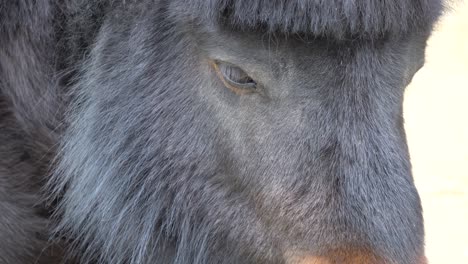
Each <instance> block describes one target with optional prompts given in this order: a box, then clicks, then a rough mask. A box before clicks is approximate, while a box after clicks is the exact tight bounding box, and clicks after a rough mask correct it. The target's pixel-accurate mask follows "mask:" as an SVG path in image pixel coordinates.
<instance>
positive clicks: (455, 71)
mask: <svg viewBox="0 0 468 264" xmlns="http://www.w3.org/2000/svg"><path fill="white" fill-rule="evenodd" d="M452 9H453V10H452V11H451V12H449V13H448V14H446V15H445V16H444V17H443V19H442V20H441V23H440V24H439V25H438V27H437V28H436V31H435V33H434V34H433V36H432V38H431V39H430V41H429V43H428V49H427V53H426V65H425V66H424V67H423V68H422V69H421V70H420V71H419V72H418V73H417V75H416V76H415V78H414V79H413V82H412V83H411V85H410V86H409V87H408V88H407V89H408V90H407V92H406V98H405V118H406V122H405V123H406V129H407V134H408V142H409V145H410V146H409V147H410V152H411V157H412V163H413V173H414V177H415V181H416V186H417V187H418V190H419V192H420V195H421V199H422V202H423V207H424V218H425V223H426V254H427V257H428V259H429V263H430V264H468V0H463V1H460V2H457V3H456V4H454V5H452Z"/></svg>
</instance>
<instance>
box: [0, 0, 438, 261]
mask: <svg viewBox="0 0 468 264" xmlns="http://www.w3.org/2000/svg"><path fill="white" fill-rule="evenodd" d="M441 4H442V3H441V2H440V1H438V0H418V1H411V0H398V1H339V0H333V1H304V0H302V1H299V0H295V1H281V0H278V1H260V0H255V1H247V0H245V1H244V0H237V1H231V0H217V1H215V0H209V1H208V0H207V1H201V0H199V1H195V0H190V1H189V0H173V1H169V0H159V1H117V0H106V1H85V0H63V1H55V2H52V1H26V0H19V1H11V3H10V2H6V1H4V2H3V3H0V128H1V132H0V157H1V161H0V211H1V212H2V213H1V214H0V237H1V238H2V239H1V240H0V263H2V264H3V263H34V262H35V261H42V263H54V262H59V261H64V262H66V263H69V262H70V261H71V259H74V260H75V261H77V262H78V263H112V264H114V263H115V264H119V263H122V264H123V263H131V264H136V263H142V264H146V263H177V264H182V263H288V262H287V261H288V260H287V259H288V256H289V254H291V253H293V254H302V253H304V254H309V255H316V256H330V254H331V253H330V252H335V251H366V252H372V253H373V254H375V255H377V256H379V258H380V259H381V260H382V263H408V264H413V263H414V264H416V263H420V262H419V261H420V260H419V259H420V258H421V257H422V256H423V255H424V249H423V240H424V232H423V223H422V216H421V207H420V202H419V197H418V195H417V192H416V190H415V187H414V184H413V180H412V177H411V172H410V163H409V157H408V152H407V147H406V139H405V135H404V130H403V119H402V100H403V91H404V87H405V86H406V85H407V84H408V82H409V81H410V80H411V78H412V76H413V74H414V73H415V72H416V71H417V70H418V69H419V67H421V65H422V63H423V59H424V48H425V42H426V40H427V38H428V36H429V34H430V31H431V29H432V25H433V23H434V22H435V21H436V19H437V17H438V16H439V14H440V13H441V9H442V8H441ZM277 33H279V34H277ZM309 36H312V38H309ZM211 60H217V61H219V60H226V61H228V62H229V63H232V64H236V65H238V66H240V67H242V68H243V69H244V70H245V71H246V72H247V73H249V74H250V75H251V76H252V77H254V79H255V80H256V81H258V84H259V87H258V92H256V93H254V94H251V95H241V96H239V95H236V94H234V93H232V92H230V91H229V90H228V89H227V88H226V87H224V86H223V84H222V82H221V81H220V80H219V79H218V78H217V77H216V74H215V73H214V72H213V69H212V68H211V67H210V61H211ZM45 182H48V184H47V186H45ZM41 188H43V190H44V191H43V192H40V189H41ZM45 200H47V201H48V202H45ZM3 238H6V239H3ZM62 246H65V252H63V251H62V250H61V248H62Z"/></svg>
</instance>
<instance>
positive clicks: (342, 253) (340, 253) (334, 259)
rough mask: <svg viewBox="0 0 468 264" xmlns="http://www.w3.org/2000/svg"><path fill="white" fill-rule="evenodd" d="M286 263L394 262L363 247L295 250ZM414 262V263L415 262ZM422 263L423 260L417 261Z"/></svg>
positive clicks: (288, 255)
mask: <svg viewBox="0 0 468 264" xmlns="http://www.w3.org/2000/svg"><path fill="white" fill-rule="evenodd" d="M286 263H287V264H396V263H394V262H392V261H386V260H384V259H382V258H381V257H378V256H376V255H375V254H374V253H372V252H370V251H368V250H363V249H335V250H331V251H327V252H326V253H323V254H318V255H312V254H311V255H309V254H305V253H300V252H295V253H292V254H291V253H289V254H287V257H286ZM415 264H416V263H415ZM417 264H424V262H421V263H417Z"/></svg>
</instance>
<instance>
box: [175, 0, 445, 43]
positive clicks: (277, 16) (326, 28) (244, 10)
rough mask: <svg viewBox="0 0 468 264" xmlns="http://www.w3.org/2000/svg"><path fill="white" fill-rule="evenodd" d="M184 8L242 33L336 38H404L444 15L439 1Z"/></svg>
mask: <svg viewBox="0 0 468 264" xmlns="http://www.w3.org/2000/svg"><path fill="white" fill-rule="evenodd" d="M179 4H180V3H179ZM182 4H183V6H184V7H185V8H183V9H185V10H186V12H187V13H189V14H190V15H194V16H195V17H201V18H202V19H204V20H208V21H210V22H214V23H219V22H220V20H221V21H224V23H226V24H228V25H229V26H233V27H236V28H239V29H241V30H252V29H258V28H262V29H266V31H267V32H280V33H287V34H294V33H307V34H313V35H318V36H332V37H337V38H341V37H343V36H347V35H352V36H359V37H361V36H366V37H370V38H374V37H379V36H382V35H384V34H397V35H399V34H404V33H406V32H408V31H410V30H412V29H414V28H418V27H423V25H431V24H432V23H433V22H434V21H435V20H436V19H437V17H438V16H439V14H440V12H441V10H442V8H441V6H442V1H440V0H395V1H381V0H349V1H348V0H326V1H323V0H206V1H194V0H183V1H182ZM179 10H180V9H179Z"/></svg>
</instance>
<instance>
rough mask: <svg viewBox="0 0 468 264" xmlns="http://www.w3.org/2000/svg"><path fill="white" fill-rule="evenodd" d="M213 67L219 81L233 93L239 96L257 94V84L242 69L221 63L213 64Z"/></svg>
mask: <svg viewBox="0 0 468 264" xmlns="http://www.w3.org/2000/svg"><path fill="white" fill-rule="evenodd" d="M213 67H214V69H215V71H216V74H217V75H218V77H219V79H221V81H222V82H223V83H224V85H225V86H226V87H228V88H229V89H231V90H232V91H233V92H235V93H237V94H246V93H252V92H255V90H256V88H257V83H256V82H255V81H254V80H253V79H252V78H251V77H250V76H249V75H248V74H247V73H245V72H244V71H243V70H242V69H241V68H239V67H237V66H235V65H232V64H229V63H226V62H221V61H215V62H213Z"/></svg>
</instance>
